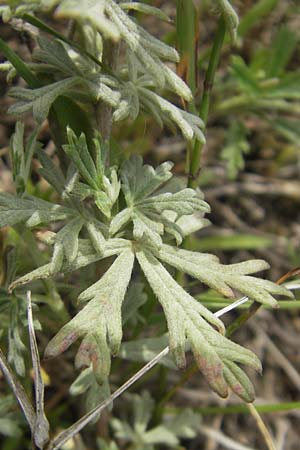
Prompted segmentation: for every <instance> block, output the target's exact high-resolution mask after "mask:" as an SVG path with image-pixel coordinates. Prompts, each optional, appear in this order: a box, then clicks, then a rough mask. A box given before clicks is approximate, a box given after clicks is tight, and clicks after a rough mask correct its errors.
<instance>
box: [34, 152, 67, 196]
mask: <svg viewBox="0 0 300 450" xmlns="http://www.w3.org/2000/svg"><path fill="white" fill-rule="evenodd" d="M37 156H38V159H39V161H40V163H41V164H42V167H41V168H40V169H39V172H40V174H41V175H42V176H43V177H44V178H45V180H46V181H48V183H49V184H50V185H51V186H52V187H53V188H54V189H55V190H56V192H57V193H58V194H62V193H63V190H64V186H65V177H64V175H63V173H62V171H61V170H60V168H59V167H58V166H56V165H55V164H54V163H53V161H52V159H51V158H49V156H48V155H47V153H46V152H44V151H43V150H40V151H39V152H38V155H37Z"/></svg>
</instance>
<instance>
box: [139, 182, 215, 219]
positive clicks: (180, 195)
mask: <svg viewBox="0 0 300 450" xmlns="http://www.w3.org/2000/svg"><path fill="white" fill-rule="evenodd" d="M137 205H138V206H140V208H142V209H144V208H145V209H148V208H149V209H153V210H155V211H157V212H159V213H162V212H163V211H174V212H176V213H177V214H178V216H183V215H187V214H193V213H194V212H196V211H203V212H210V207H209V205H208V204H207V203H206V202H205V201H203V200H202V199H200V198H199V197H198V196H197V193H196V191H195V190H194V189H189V188H187V189H182V190H181V191H179V192H176V193H175V194H172V193H168V192H167V193H165V194H160V195H155V196H154V197H150V198H147V199H144V200H142V201H141V202H139V203H137Z"/></svg>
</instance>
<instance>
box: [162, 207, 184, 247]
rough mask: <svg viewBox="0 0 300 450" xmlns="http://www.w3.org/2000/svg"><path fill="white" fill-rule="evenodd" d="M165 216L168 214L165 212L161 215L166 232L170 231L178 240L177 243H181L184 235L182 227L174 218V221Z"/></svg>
mask: <svg viewBox="0 0 300 450" xmlns="http://www.w3.org/2000/svg"><path fill="white" fill-rule="evenodd" d="M165 216H166V214H165V213H164V214H161V215H160V221H161V223H162V224H163V226H164V231H165V233H168V234H170V235H171V236H173V238H175V240H176V244H177V245H180V244H181V243H182V240H183V237H184V234H183V232H182V230H181V228H180V227H179V226H178V225H177V224H176V223H175V221H174V220H173V221H172V220H168V218H167V217H165Z"/></svg>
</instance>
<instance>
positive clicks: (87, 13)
mask: <svg viewBox="0 0 300 450" xmlns="http://www.w3.org/2000/svg"><path fill="white" fill-rule="evenodd" d="M105 6H106V0H82V1H80V2H78V1H77V0H63V1H61V2H60V5H59V7H58V9H57V10H56V13H55V14H56V16H57V17H65V18H68V19H75V20H77V21H79V22H83V23H84V22H89V23H91V24H92V25H93V27H95V28H96V29H97V30H98V31H99V32H100V33H101V34H103V35H104V36H105V37H106V38H108V39H112V40H114V41H118V40H119V39H120V30H119V29H118V27H117V26H116V24H115V23H113V22H112V21H111V20H109V19H108V18H107V15H106V11H105Z"/></svg>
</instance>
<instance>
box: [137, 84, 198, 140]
mask: <svg viewBox="0 0 300 450" xmlns="http://www.w3.org/2000/svg"><path fill="white" fill-rule="evenodd" d="M138 90H139V94H140V102H141V103H144V105H145V108H147V104H149V102H150V103H152V104H153V106H154V107H156V109H157V112H158V113H159V114H160V115H161V117H162V120H163V121H164V122H166V123H168V121H169V122H173V123H175V124H176V125H177V126H178V127H179V128H180V130H181V132H182V134H183V135H184V137H185V138H186V139H187V140H188V141H190V140H192V139H193V138H194V137H196V138H197V139H198V140H199V141H200V142H202V143H205V137H204V134H203V132H202V128H203V127H204V124H203V122H202V120H201V119H200V118H199V117H197V116H195V115H193V114H190V113H188V112H186V111H184V110H182V109H180V108H178V107H177V106H175V105H173V103H171V102H168V101H167V100H165V99H164V98H162V97H161V96H159V95H158V94H156V93H155V92H153V91H151V90H150V89H146V88H143V87H139V88H138ZM144 99H145V100H146V101H147V103H145V102H144Z"/></svg>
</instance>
